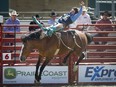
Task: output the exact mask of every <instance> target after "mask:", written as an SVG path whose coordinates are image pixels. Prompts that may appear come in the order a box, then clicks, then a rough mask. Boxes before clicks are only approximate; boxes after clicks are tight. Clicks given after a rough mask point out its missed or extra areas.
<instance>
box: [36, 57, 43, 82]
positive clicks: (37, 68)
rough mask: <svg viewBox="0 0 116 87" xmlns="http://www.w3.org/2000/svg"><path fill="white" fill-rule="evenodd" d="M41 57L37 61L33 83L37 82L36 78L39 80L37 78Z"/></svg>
mask: <svg viewBox="0 0 116 87" xmlns="http://www.w3.org/2000/svg"><path fill="white" fill-rule="evenodd" d="M41 57H42V56H39V58H38V61H37V64H36V71H35V83H37V82H38V78H39V76H38V70H39V66H40V62H41Z"/></svg>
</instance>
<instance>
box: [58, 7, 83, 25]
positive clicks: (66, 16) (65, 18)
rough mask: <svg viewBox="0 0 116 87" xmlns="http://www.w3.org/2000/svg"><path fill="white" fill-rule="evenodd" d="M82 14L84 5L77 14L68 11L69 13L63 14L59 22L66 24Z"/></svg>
mask: <svg viewBox="0 0 116 87" xmlns="http://www.w3.org/2000/svg"><path fill="white" fill-rule="evenodd" d="M81 14H82V6H81V7H80V10H79V12H78V13H76V14H71V13H68V14H64V15H63V16H61V17H60V18H59V20H58V22H59V23H63V24H65V25H66V26H67V25H69V24H71V23H73V22H75V21H76V19H77V18H78V17H79V16H80V15H81Z"/></svg>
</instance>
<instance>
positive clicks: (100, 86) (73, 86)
mask: <svg viewBox="0 0 116 87" xmlns="http://www.w3.org/2000/svg"><path fill="white" fill-rule="evenodd" d="M3 87H116V85H62V86H61V85H46V86H3Z"/></svg>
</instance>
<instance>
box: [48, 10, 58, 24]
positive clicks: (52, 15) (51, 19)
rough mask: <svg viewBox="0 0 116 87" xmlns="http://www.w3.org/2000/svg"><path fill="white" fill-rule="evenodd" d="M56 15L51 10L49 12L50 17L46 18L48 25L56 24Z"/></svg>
mask: <svg viewBox="0 0 116 87" xmlns="http://www.w3.org/2000/svg"><path fill="white" fill-rule="evenodd" d="M57 16H58V15H57V14H56V13H55V12H54V11H52V12H51V14H50V17H51V18H50V19H49V20H48V24H49V25H56V24H57V22H56V21H57V20H58V19H57Z"/></svg>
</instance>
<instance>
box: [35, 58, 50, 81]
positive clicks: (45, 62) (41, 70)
mask: <svg viewBox="0 0 116 87" xmlns="http://www.w3.org/2000/svg"><path fill="white" fill-rule="evenodd" d="M51 58H52V57H49V58H48V57H46V60H45V61H44V63H43V64H42V66H41V67H40V72H39V76H38V80H37V81H38V82H39V81H40V80H41V75H42V72H43V70H44V68H45V66H46V65H47V64H48V63H49V61H50V60H51Z"/></svg>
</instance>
